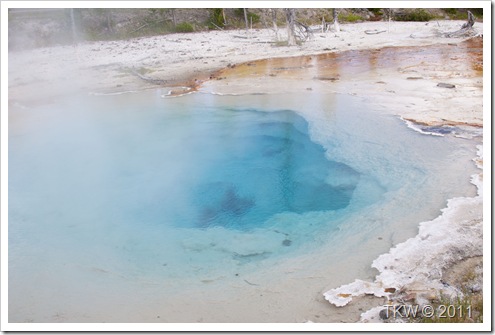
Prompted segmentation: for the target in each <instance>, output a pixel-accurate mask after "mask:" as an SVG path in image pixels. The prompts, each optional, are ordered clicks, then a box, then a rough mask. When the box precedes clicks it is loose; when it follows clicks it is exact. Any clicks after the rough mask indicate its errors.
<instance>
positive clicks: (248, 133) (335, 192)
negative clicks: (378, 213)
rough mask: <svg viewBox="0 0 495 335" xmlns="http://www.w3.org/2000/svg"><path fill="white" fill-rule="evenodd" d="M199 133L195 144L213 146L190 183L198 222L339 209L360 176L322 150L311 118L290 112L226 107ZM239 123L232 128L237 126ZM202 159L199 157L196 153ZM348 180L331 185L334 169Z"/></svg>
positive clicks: (238, 224)
mask: <svg viewBox="0 0 495 335" xmlns="http://www.w3.org/2000/svg"><path fill="white" fill-rule="evenodd" d="M225 112H228V113H230V114H231V117H230V121H228V122H227V123H226V124H222V126H221V127H213V128H214V129H211V130H208V129H207V128H205V129H204V132H203V131H200V132H198V133H197V134H196V140H197V143H195V145H197V146H198V148H197V150H199V151H201V152H209V150H210V148H209V146H210V145H213V144H212V139H211V137H215V138H216V140H214V142H216V143H215V151H216V152H214V153H212V154H211V156H209V157H208V156H207V157H204V160H205V161H207V162H208V164H205V166H204V170H203V171H202V178H201V180H200V181H199V182H198V183H197V184H195V185H193V186H192V187H191V189H190V192H191V198H192V199H193V203H194V205H195V207H196V210H195V214H194V218H193V219H192V220H193V221H194V226H196V227H200V228H205V227H211V226H224V227H229V228H235V229H249V228H254V227H259V226H262V225H263V223H264V222H265V221H266V220H267V219H268V218H270V217H271V216H273V215H275V214H278V213H284V212H293V213H298V214H301V213H305V212H311V211H327V210H337V209H341V208H344V207H346V206H347V205H348V204H349V201H350V199H351V197H352V193H353V191H354V189H355V187H356V184H357V182H358V180H359V174H358V173H357V172H356V171H355V170H353V169H352V168H351V167H349V166H347V165H345V164H342V163H338V162H334V161H332V160H330V159H328V158H327V157H326V156H325V150H324V149H323V147H322V146H321V145H319V144H317V143H315V142H313V141H311V139H310V137H309V134H308V125H307V122H306V121H305V120H304V119H303V118H302V117H301V116H299V115H297V114H296V113H294V112H292V111H288V110H283V111H271V112H264V111H257V110H228V111H223V112H215V111H213V112H211V115H210V116H209V117H210V118H211V122H212V124H215V123H216V122H217V121H218V122H222V123H223V122H225V121H224V120H221V119H223V117H222V114H224V113H225ZM233 129H235V131H233ZM197 164H202V159H198V161H197ZM343 174H345V175H346V178H347V179H348V180H352V182H350V183H346V184H344V185H342V184H339V185H338V186H332V185H330V184H329V183H328V181H329V180H330V179H331V177H332V176H335V175H339V176H342V175H343Z"/></svg>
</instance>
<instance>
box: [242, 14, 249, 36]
mask: <svg viewBox="0 0 495 335" xmlns="http://www.w3.org/2000/svg"><path fill="white" fill-rule="evenodd" d="M243 10H244V21H246V31H248V30H249V23H248V17H247V9H246V8H243Z"/></svg>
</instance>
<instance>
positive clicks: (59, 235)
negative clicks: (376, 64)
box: [9, 91, 475, 322]
mask: <svg viewBox="0 0 495 335" xmlns="http://www.w3.org/2000/svg"><path fill="white" fill-rule="evenodd" d="M162 93H163V92H160V91H149V92H141V93H132V94H123V95H114V96H89V97H72V98H71V99H66V100H60V101H58V102H57V103H53V104H47V105H43V106H40V107H36V108H21V107H19V106H18V107H13V108H11V110H10V111H9V117H10V119H9V284H10V285H9V294H10V295H9V306H10V315H9V318H10V321H11V322H15V321H18V322H26V320H29V319H32V320H35V321H36V320H41V321H43V320H50V318H52V319H53V317H52V316H53V314H55V313H56V310H57V308H60V306H61V304H62V305H63V306H64V310H66V311H67V310H69V311H71V312H66V313H67V315H70V316H68V317H67V320H65V321H72V320H79V321H81V320H82V322H84V321H85V319H84V317H83V315H86V316H87V318H88V320H93V319H94V318H95V317H96V315H98V316H101V315H102V313H103V314H105V312H102V311H103V310H105V311H107V315H106V317H104V316H101V318H102V319H103V320H116V321H121V322H123V321H126V320H127V319H125V320H124V319H122V318H124V317H123V315H127V316H126V317H127V318H128V317H129V314H132V315H134V317H136V318H137V319H138V320H141V319H139V316H138V314H136V313H133V312H132V311H134V310H138V309H140V308H141V309H142V306H141V305H140V303H144V302H143V301H144V300H147V301H148V302H149V301H150V299H151V300H153V301H154V302H153V303H154V304H156V306H162V307H163V305H167V301H169V297H171V296H177V294H178V292H180V291H181V290H182V291H188V292H189V291H194V290H198V291H201V292H202V294H203V295H205V296H207V293H205V292H208V290H210V293H211V296H217V295H218V294H220V292H223V291H225V290H227V291H228V290H231V291H233V292H235V291H236V287H237V286H235V285H231V282H230V281H232V280H237V278H236V277H239V276H243V275H252V276H256V274H258V278H262V277H263V278H264V277H266V278H270V279H274V278H277V280H279V281H283V280H284V276H287V277H289V276H290V275H287V274H284V273H283V272H281V271H280V269H283V268H284V267H285V265H284V264H286V262H291V260H294V259H298V260H300V259H301V258H305V257H306V259H311V260H313V261H314V262H315V264H313V265H312V266H309V267H308V268H307V269H303V270H301V271H302V272H304V271H310V270H311V269H314V268H315V267H318V268H320V269H322V268H326V269H332V271H330V272H329V273H328V274H327V276H328V278H327V279H326V280H327V281H328V282H332V276H334V277H335V278H345V276H349V277H356V276H359V275H370V272H369V271H368V270H364V269H366V268H367V267H369V261H370V258H371V259H373V258H375V257H376V256H378V255H379V254H380V253H383V252H385V251H387V250H388V248H390V246H391V245H392V244H393V243H397V242H400V241H403V240H404V239H405V238H407V237H411V236H413V235H414V234H415V231H416V228H417V223H418V222H421V221H424V220H428V219H432V218H434V217H435V216H438V215H439V214H440V209H441V208H442V207H444V206H445V203H446V200H447V199H448V198H452V197H454V196H461V195H462V196H465V195H474V193H475V190H474V187H473V186H472V185H471V184H469V175H470V174H473V173H475V167H474V164H472V163H470V159H471V158H472V157H474V151H475V149H474V145H473V144H471V143H469V142H468V141H465V140H462V139H456V138H452V137H435V136H425V135H422V134H419V133H416V132H414V131H412V130H410V129H408V128H407V127H406V126H405V125H404V124H403V123H402V122H401V121H400V120H399V119H397V118H396V117H393V116H390V115H386V114H380V113H376V112H369V111H367V110H366V108H367V107H366V105H364V104H363V103H361V102H358V101H355V100H353V99H352V98H350V97H344V96H337V95H335V96H333V95H329V96H326V97H321V95H313V94H311V93H306V94H301V95H291V96H288V95H270V96H268V95H267V96H265V95H254V96H238V97H235V96H216V95H211V94H200V93H196V94H192V95H187V96H183V97H178V98H163V97H162V96H161V95H162ZM377 237H379V240H377ZM315 255H318V256H315ZM348 257H349V259H351V258H352V259H353V262H352V264H348V265H347V266H345V267H342V264H345V262H346V259H348ZM323 259H324V260H325V261H324V262H325V264H324V265H323V264H319V265H318V264H317V262H320V263H321V261H322V260H323ZM356 259H357V261H356ZM285 268H286V267H285ZM260 274H261V275H260ZM267 280H268V279H267ZM245 282H246V283H248V284H249V285H248V286H253V285H251V284H252V283H251V282H250V281H247V280H245ZM211 283H218V284H219V285H218V286H214V285H213V286H212V285H210V286H208V287H205V286H204V285H209V284H211ZM129 291H132V292H133V293H132V296H133V298H132V299H131V300H132V301H134V303H133V307H129V306H128V305H127V307H126V308H124V309H120V310H119V311H120V312H117V311H116V309H115V308H110V307H109V306H113V305H114V304H115V302H116V301H120V300H119V299H123V298H122V297H123V296H126V295H127V294H128V293H129ZM140 292H141V293H140ZM179 295H180V294H179ZM143 297H146V299H145V298H143ZM151 297H153V298H151ZM158 297H160V299H158ZM127 299H129V297H128V296H127ZM160 304H161V305H160ZM239 304H240V305H242V303H239ZM240 305H239V306H240ZM117 310H118V309H117ZM50 313H51V314H50ZM98 313H99V314H98ZM112 313H114V314H112ZM177 313H179V312H177ZM136 315H137V316H136ZM96 318H97V317H96ZM119 318H120V319H119ZM174 320H175V319H171V320H170V321H174ZM52 321H53V320H52Z"/></svg>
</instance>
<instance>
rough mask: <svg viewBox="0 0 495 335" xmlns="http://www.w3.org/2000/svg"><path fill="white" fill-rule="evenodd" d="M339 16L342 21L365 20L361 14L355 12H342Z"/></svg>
mask: <svg viewBox="0 0 495 335" xmlns="http://www.w3.org/2000/svg"><path fill="white" fill-rule="evenodd" d="M338 18H339V21H340V22H357V21H363V18H362V17H361V16H359V15H357V14H354V13H349V14H344V13H340V14H339V16H338Z"/></svg>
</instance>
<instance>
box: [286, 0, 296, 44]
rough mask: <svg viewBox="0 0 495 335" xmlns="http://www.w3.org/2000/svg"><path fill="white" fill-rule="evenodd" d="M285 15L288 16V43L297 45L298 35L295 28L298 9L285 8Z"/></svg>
mask: <svg viewBox="0 0 495 335" xmlns="http://www.w3.org/2000/svg"><path fill="white" fill-rule="evenodd" d="M285 15H286V17H287V36H288V39H287V45H289V46H290V45H295V44H296V35H295V32H294V29H295V23H296V10H295V9H294V8H285Z"/></svg>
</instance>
